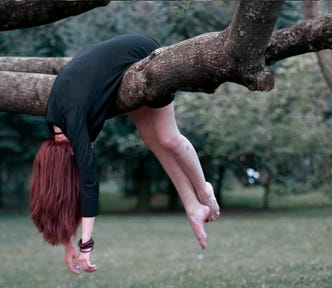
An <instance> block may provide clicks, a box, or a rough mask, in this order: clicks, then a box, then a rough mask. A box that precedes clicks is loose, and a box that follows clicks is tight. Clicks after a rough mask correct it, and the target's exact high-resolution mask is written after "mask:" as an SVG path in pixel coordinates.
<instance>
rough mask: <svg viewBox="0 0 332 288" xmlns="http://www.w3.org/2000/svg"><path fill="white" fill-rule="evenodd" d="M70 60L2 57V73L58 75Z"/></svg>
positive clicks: (62, 58)
mask: <svg viewBox="0 0 332 288" xmlns="http://www.w3.org/2000/svg"><path fill="white" fill-rule="evenodd" d="M70 59H71V58H66V57H56V58H52V57H43V58H40V57H0V71H8V72H27V73H41V74H51V75H57V74H58V73H59V71H60V70H61V69H62V67H63V66H64V65H65V64H67V63H68V62H69V61H70Z"/></svg>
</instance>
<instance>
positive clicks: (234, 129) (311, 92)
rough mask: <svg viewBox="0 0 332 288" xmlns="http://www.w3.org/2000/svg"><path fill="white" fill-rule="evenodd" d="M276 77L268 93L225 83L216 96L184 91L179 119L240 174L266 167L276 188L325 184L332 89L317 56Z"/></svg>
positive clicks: (289, 65)
mask: <svg viewBox="0 0 332 288" xmlns="http://www.w3.org/2000/svg"><path fill="white" fill-rule="evenodd" d="M276 77H277V87H276V88H275V89H274V91H272V92H270V93H269V94H267V93H252V92H249V91H247V90H245V89H243V88H242V87H240V86H236V85H233V84H225V85H223V86H222V87H220V89H219V90H218V92H217V93H216V94H215V95H213V97H211V96H210V95H204V94H198V95H197V94H196V95H192V94H188V93H186V94H184V95H181V96H182V97H178V100H177V101H178V105H177V106H178V109H177V114H178V115H181V118H180V119H179V121H180V123H181V125H182V126H183V127H185V129H186V130H187V131H200V133H199V135H200V136H201V137H200V140H197V139H196V141H197V142H199V143H200V144H201V146H199V147H201V149H200V153H201V154H206V155H210V156H212V157H213V158H215V159H220V161H222V162H223V165H227V167H228V168H229V169H231V170H233V171H234V172H235V173H237V174H238V177H239V178H241V176H243V175H244V174H245V171H246V169H247V168H250V167H251V168H254V169H256V170H257V171H259V172H263V171H267V172H268V173H269V175H270V178H271V179H270V181H271V180H273V183H274V186H273V187H274V188H275V190H279V191H283V192H293V193H302V192H306V191H311V190H312V189H318V188H319V187H320V188H322V187H323V186H324V185H326V184H327V183H328V184H329V183H330V181H331V172H330V168H329V167H331V146H330V143H331V137H330V133H329V131H330V127H331V124H332V123H331V119H330V116H329V115H330V114H329V113H330V108H329V105H330V104H329V103H330V102H331V98H330V91H329V89H328V87H327V86H326V83H325V82H324V81H323V79H322V76H321V75H320V72H319V70H318V67H317V65H316V59H315V57H314V56H313V55H304V56H300V57H296V58H292V59H288V60H286V61H285V63H284V64H283V66H280V67H279V68H278V69H277V70H276ZM206 111H208V117H204V115H206ZM196 135H197V134H196ZM189 138H193V139H195V138H194V136H193V137H191V135H190V136H189ZM241 172H242V173H241ZM262 184H264V183H262Z"/></svg>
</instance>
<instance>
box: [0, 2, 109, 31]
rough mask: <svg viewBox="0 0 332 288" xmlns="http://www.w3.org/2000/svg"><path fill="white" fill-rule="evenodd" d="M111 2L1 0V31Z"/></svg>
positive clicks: (23, 26)
mask: <svg viewBox="0 0 332 288" xmlns="http://www.w3.org/2000/svg"><path fill="white" fill-rule="evenodd" d="M109 2H110V0H98V1H87V0H84V1H79V0H62V1H56V0H28V1H21V0H1V1H0V31H5V30H13V29H21V28H28V27H34V26H40V25H44V24H49V23H52V22H55V21H57V20H60V19H63V18H66V17H69V16H74V15H78V14H81V13H84V12H86V11H89V10H91V9H93V8H96V7H99V6H105V5H108V3H109Z"/></svg>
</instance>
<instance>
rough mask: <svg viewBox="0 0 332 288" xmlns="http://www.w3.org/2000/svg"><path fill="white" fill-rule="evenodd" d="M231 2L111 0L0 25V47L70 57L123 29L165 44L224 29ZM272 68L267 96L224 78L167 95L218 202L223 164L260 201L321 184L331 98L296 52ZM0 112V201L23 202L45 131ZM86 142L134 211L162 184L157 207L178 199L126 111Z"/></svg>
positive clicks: (293, 7) (296, 8)
mask: <svg viewBox="0 0 332 288" xmlns="http://www.w3.org/2000/svg"><path fill="white" fill-rule="evenodd" d="M235 5H236V4H235V3H234V2H222V1H221V2H194V1H189V2H181V1H180V2H172V1H169V2H168V1H167V2H164V1H161V2H153V1H151V2H150V1H132V2H125V1H124V2H122V1H115V2H112V3H111V4H110V5H108V6H106V7H102V8H97V9H94V10H92V11H89V12H87V13H84V14H82V15H79V16H76V17H71V18H67V19H65V20H61V21H58V22H56V23H53V24H49V25H45V26H42V27H38V28H31V29H22V30H14V31H9V32H1V33H0V55H1V56H5V55H6V56H8V55H9V56H50V57H57V56H74V55H75V54H76V53H78V52H79V51H80V50H81V49H83V48H84V47H86V46H87V45H89V44H91V43H93V42H98V41H102V40H105V39H108V38H111V37H113V36H116V35H119V34H124V33H145V34H149V35H151V36H152V37H154V38H155V39H156V40H157V41H158V42H159V43H160V44H161V45H162V46H164V45H170V44H172V43H176V42H179V41H181V40H184V39H187V38H190V37H193V36H195V35H199V34H202V33H205V32H209V31H216V30H222V29H224V28H226V27H227V25H228V24H229V23H230V21H231V18H232V15H233V11H234V9H235ZM302 18H303V14H302V10H301V3H300V2H296V1H288V2H286V3H285V4H284V7H283V10H282V13H281V15H280V17H279V20H278V23H277V26H276V28H277V29H280V28H284V27H287V26H290V25H293V24H294V23H297V22H298V21H299V20H301V19H302ZM272 69H273V70H274V72H275V74H276V75H277V78H278V80H277V83H278V87H276V88H275V90H274V91H273V92H272V93H269V95H266V94H264V93H252V92H249V91H248V90H246V89H244V88H242V87H239V86H236V85H231V84H224V85H222V86H221V87H220V88H219V90H218V91H217V92H216V95H215V96H213V97H212V96H211V95H204V94H197V93H195V95H192V94H190V93H182V92H181V93H179V94H181V95H178V97H176V100H175V101H176V115H177V118H178V121H179V126H180V129H181V130H182V131H183V132H184V134H185V135H187V136H188V138H189V139H190V140H191V141H192V142H193V144H194V146H195V147H196V149H197V151H198V154H199V156H200V159H201V161H202V165H203V168H204V170H205V172H206V175H207V178H208V179H209V180H211V181H212V182H213V183H214V186H215V188H216V193H217V196H218V199H219V200H220V202H221V203H222V204H223V202H222V193H221V192H222V187H223V186H224V176H225V175H229V174H227V173H226V172H227V171H231V172H232V174H233V175H235V178H236V179H238V181H239V182H240V183H241V185H244V186H252V185H261V186H262V187H263V188H264V191H265V194H264V195H265V196H264V198H263V200H262V201H263V206H264V207H266V208H267V207H268V206H269V194H270V193H271V192H277V193H304V192H308V191H312V190H318V189H325V190H328V189H327V187H328V185H329V184H330V181H331V180H330V176H331V175H330V174H331V173H330V167H331V165H330V162H331V151H330V150H331V147H330V142H331V141H330V137H329V135H330V134H329V133H328V132H329V128H330V126H331V115H332V113H331V111H332V110H331V109H332V108H331V105H332V102H331V100H332V99H331V96H330V94H331V93H330V91H329V89H328V87H327V86H326V85H325V82H324V80H323V79H322V77H321V75H320V72H319V68H318V66H317V60H316V59H315V58H314V57H312V55H304V56H300V57H296V58H292V59H287V60H285V61H281V62H278V64H276V65H275V66H273V67H272ZM0 119H1V122H0V125H1V130H0V131H1V132H0V133H1V136H2V137H1V139H0V153H1V155H2V157H1V166H0V169H1V171H0V173H1V174H0V175H1V182H0V208H3V207H6V208H20V209H24V208H26V206H27V202H28V201H27V198H28V196H27V195H28V181H29V171H30V167H31V163H32V159H33V156H34V154H35V152H36V149H37V147H38V145H39V143H40V142H41V140H42V139H43V138H44V137H47V131H46V127H45V125H44V120H43V119H42V118H40V117H34V116H27V115H16V114H10V113H0ZM94 149H95V152H96V156H97V158H98V164H99V169H100V175H101V179H102V181H105V182H107V181H108V180H109V179H116V181H115V182H116V185H115V186H116V187H118V188H117V189H119V190H120V191H121V192H122V193H124V194H125V195H126V196H133V195H134V196H138V201H137V208H138V209H139V210H141V211H146V210H149V209H150V204H151V196H152V195H155V194H160V193H161V192H162V191H165V192H164V193H166V194H167V196H168V206H167V208H168V209H177V208H178V205H179V204H178V201H177V197H176V193H175V191H174V187H172V185H171V184H170V182H169V180H168V178H167V177H166V175H165V173H164V172H163V171H162V169H161V167H160V165H159V164H158V163H157V162H156V160H155V158H154V157H153V155H152V154H151V153H150V152H149V151H148V150H147V148H146V147H145V146H144V145H143V143H142V141H141V140H140V138H139V136H138V134H137V132H136V131H135V128H134V127H133V124H132V123H131V122H130V121H129V119H128V118H127V117H126V116H121V117H117V118H115V119H112V120H111V121H108V122H107V124H106V125H105V128H104V129H103V131H102V133H101V134H100V136H99V138H98V140H97V141H96V143H95V148H94ZM18 163H19V164H18ZM248 169H251V170H248ZM248 171H254V172H255V173H256V174H254V175H256V176H255V177H253V176H250V175H251V174H248ZM112 189H115V188H114V186H113V188H112ZM226 204H227V203H226Z"/></svg>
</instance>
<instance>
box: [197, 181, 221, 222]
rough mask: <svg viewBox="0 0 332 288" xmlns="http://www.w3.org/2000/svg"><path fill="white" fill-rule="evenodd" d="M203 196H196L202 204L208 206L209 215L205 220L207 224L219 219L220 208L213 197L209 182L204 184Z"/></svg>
mask: <svg viewBox="0 0 332 288" xmlns="http://www.w3.org/2000/svg"><path fill="white" fill-rule="evenodd" d="M204 192H205V193H204V195H198V198H199V200H200V201H201V203H202V204H204V205H207V206H209V208H210V215H209V217H208V218H207V219H206V221H207V222H212V221H214V220H216V219H217V218H219V216H220V208H219V205H218V202H217V199H216V197H215V196H214V191H213V187H212V185H211V184H210V183H209V182H206V189H205V191H204Z"/></svg>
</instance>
